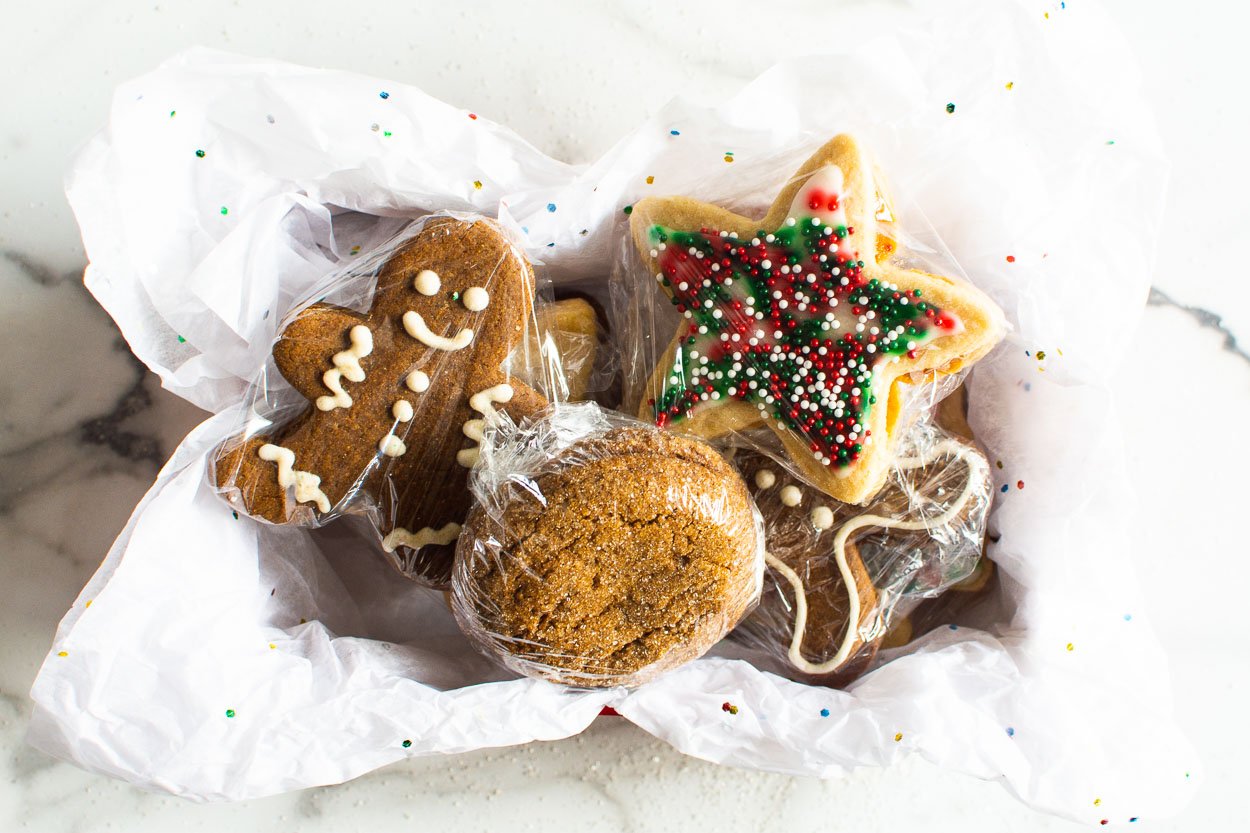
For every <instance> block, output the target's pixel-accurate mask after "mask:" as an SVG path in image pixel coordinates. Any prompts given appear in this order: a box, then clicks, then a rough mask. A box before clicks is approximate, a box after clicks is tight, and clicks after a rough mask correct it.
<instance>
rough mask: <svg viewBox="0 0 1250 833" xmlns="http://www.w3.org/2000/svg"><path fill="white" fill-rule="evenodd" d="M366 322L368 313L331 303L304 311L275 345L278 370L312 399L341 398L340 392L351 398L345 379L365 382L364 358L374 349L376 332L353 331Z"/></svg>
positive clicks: (274, 357)
mask: <svg viewBox="0 0 1250 833" xmlns="http://www.w3.org/2000/svg"><path fill="white" fill-rule="evenodd" d="M364 325H365V319H364V316H362V315H359V314H358V313H355V312H352V311H351V310H345V309H343V308H341V307H335V306H331V305H329V304H313V305H312V306H311V307H308V308H307V309H305V310H302V311H301V312H300V313H299V314H297V315H296V316H295V318H294V319H292V320H291V322H290V323H289V324H287V325H286V327H285V328H284V329H283V330H282V334H281V335H280V336H279V337H278V341H277V342H276V343H275V344H274V346H273V360H274V363H275V364H277V366H278V372H279V373H281V374H282V378H284V379H286V380H287V381H288V382H290V383H291V387H293V388H295V389H296V390H297V391H299V392H300V394H301V395H302V396H303V397H304V398H305V399H307V400H308V401H309V402H313V403H316V402H317V400H318V399H320V398H321V397H323V396H329V397H338V396H339V391H342V395H343V396H347V397H348V398H350V394H348V393H347V391H346V390H345V389H344V382H347V383H349V384H350V383H351V382H353V381H363V379H364V373H363V370H364V365H363V364H361V361H360V360H361V359H363V358H364V357H365V356H367V355H369V353H371V352H372V351H373V338H372V333H370V334H369V336H368V337H366V336H365V335H364V333H363V332H361V331H356V332H355V333H353V330H354V328H356V327H358V326H364ZM366 329H368V328H367V327H366ZM353 335H354V336H355V338H353ZM366 348H367V349H366ZM336 359H337V361H336ZM358 368H359V370H360V371H361V372H357V369H358ZM353 377H359V378H353ZM336 401H337V400H336Z"/></svg>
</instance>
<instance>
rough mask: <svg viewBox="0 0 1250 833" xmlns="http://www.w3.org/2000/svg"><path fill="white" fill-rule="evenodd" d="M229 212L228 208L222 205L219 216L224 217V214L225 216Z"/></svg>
mask: <svg viewBox="0 0 1250 833" xmlns="http://www.w3.org/2000/svg"><path fill="white" fill-rule="evenodd" d="M229 213H230V209H229V208H226V207H225V206H224V205H223V206H222V207H221V216H223V217H225V216H226V215H227V214H229Z"/></svg>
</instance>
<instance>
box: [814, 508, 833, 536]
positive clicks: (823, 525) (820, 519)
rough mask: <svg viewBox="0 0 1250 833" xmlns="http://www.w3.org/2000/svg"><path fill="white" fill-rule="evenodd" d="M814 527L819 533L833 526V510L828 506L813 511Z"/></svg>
mask: <svg viewBox="0 0 1250 833" xmlns="http://www.w3.org/2000/svg"><path fill="white" fill-rule="evenodd" d="M812 526H814V527H815V528H816V531H817V532H820V531H822V530H825V529H828V528H829V527H831V526H833V510H832V509H830V508H829V507H828V506H817V507H816V508H815V509H813V510H812Z"/></svg>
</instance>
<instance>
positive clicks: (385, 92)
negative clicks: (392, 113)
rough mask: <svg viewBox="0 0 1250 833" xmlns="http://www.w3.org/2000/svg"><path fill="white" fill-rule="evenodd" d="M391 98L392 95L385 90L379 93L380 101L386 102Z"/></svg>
mask: <svg viewBox="0 0 1250 833" xmlns="http://www.w3.org/2000/svg"><path fill="white" fill-rule="evenodd" d="M390 97H391V94H390V93H388V92H387V91H386V90H383V91H382V92H380V93H378V98H380V99H383V100H386V99H388V98H390Z"/></svg>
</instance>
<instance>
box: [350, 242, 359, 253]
mask: <svg viewBox="0 0 1250 833" xmlns="http://www.w3.org/2000/svg"><path fill="white" fill-rule="evenodd" d="M350 254H354V255H358V254H360V244H359V243H357V244H356V245H355V246H352V250H351V252H350Z"/></svg>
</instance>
